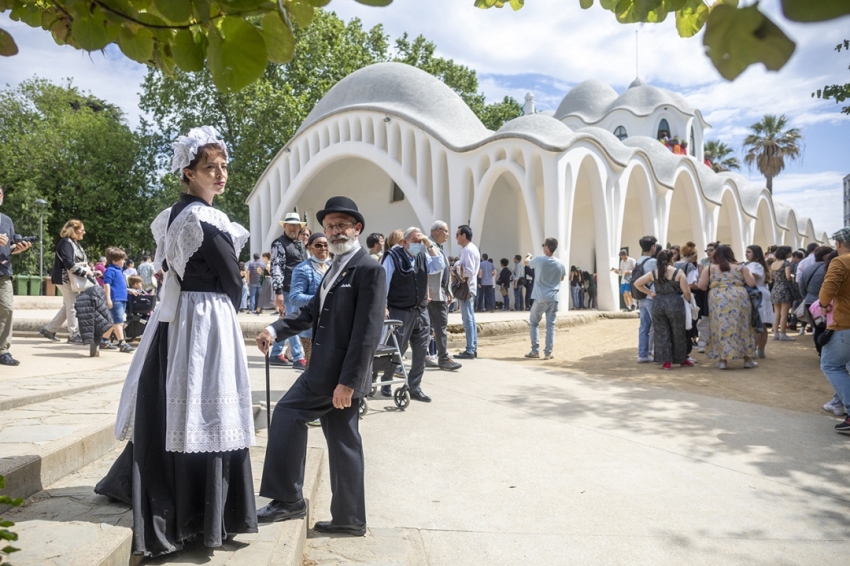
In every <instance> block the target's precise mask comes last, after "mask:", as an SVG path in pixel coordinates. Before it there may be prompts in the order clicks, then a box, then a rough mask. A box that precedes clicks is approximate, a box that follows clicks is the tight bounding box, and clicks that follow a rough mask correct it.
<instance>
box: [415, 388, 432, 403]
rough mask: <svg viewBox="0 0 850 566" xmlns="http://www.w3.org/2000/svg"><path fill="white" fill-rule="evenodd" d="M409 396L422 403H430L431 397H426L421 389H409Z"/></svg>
mask: <svg viewBox="0 0 850 566" xmlns="http://www.w3.org/2000/svg"><path fill="white" fill-rule="evenodd" d="M410 398H411V399H413V400H414V401H422V402H423V403H430V402H431V398H430V397H428V396H427V395H425V394H424V393H422V390H421V389H420V390H419V391H411V392H410Z"/></svg>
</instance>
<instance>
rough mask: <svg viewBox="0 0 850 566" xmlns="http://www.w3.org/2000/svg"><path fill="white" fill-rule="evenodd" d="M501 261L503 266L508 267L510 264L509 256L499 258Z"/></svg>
mask: <svg viewBox="0 0 850 566" xmlns="http://www.w3.org/2000/svg"><path fill="white" fill-rule="evenodd" d="M499 263H501V264H502V267H507V266H508V258H506V257H503V258H502V259H500V260H499Z"/></svg>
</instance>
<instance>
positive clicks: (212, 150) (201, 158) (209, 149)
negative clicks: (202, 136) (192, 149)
mask: <svg viewBox="0 0 850 566" xmlns="http://www.w3.org/2000/svg"><path fill="white" fill-rule="evenodd" d="M219 155H220V156H222V157H224V158H225V159H227V153H226V152H225V151H224V148H223V147H221V146H220V145H219V144H217V143H208V144H207V145H202V146H201V147H199V148H198V151H197V152H196V153H195V158H194V159H193V160H192V161H190V162H189V165H187V166H186V167H184V168H183V169H184V170H185V169H191V170H192V171H194V170H195V169H197V168H198V165H200V164H201V163H204V162H205V161H207V160H209V159H212V158H213V157H217V156H219ZM180 181H181V182H182V183H183V184H184V185H188V184H189V178H188V177H187V176H186V173H183V172H181V173H180Z"/></svg>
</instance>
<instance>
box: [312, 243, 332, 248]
mask: <svg viewBox="0 0 850 566" xmlns="http://www.w3.org/2000/svg"><path fill="white" fill-rule="evenodd" d="M313 247H314V248H319V249H328V245H327V244H313Z"/></svg>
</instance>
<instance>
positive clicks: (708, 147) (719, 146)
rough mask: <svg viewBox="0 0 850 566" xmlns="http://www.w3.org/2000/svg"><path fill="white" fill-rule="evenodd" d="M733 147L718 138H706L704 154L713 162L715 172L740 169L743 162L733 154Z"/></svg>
mask: <svg viewBox="0 0 850 566" xmlns="http://www.w3.org/2000/svg"><path fill="white" fill-rule="evenodd" d="M733 152H734V151H733V149H732V148H731V147H729V146H728V145H726V144H725V143H723V142H722V141H717V140H706V142H705V145H704V147H703V155H705V158H706V159H708V160H709V161H710V162H711V168H712V169H713V170H714V172H715V173H721V172H723V171H731V170H732V169H740V167H741V163H740V162H739V161H738V158H737V157H735V156H734V155H732V153H733Z"/></svg>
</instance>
